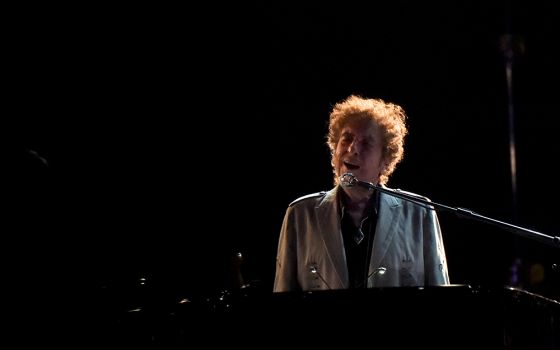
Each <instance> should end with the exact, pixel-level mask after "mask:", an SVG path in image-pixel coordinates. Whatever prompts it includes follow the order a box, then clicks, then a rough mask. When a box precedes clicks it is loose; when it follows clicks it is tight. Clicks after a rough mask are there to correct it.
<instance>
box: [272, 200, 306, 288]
mask: <svg viewBox="0 0 560 350" xmlns="http://www.w3.org/2000/svg"><path fill="white" fill-rule="evenodd" d="M299 289H300V287H299V283H298V277H297V232H296V228H295V223H294V208H293V207H288V209H287V210H286V215H285V216H284V221H283V223H282V228H281V230H280V238H279V241H278V251H277V254H276V275H275V278H274V289H273V292H288V291H296V290H299Z"/></svg>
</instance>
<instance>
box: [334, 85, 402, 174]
mask: <svg viewBox="0 0 560 350" xmlns="http://www.w3.org/2000/svg"><path fill="white" fill-rule="evenodd" d="M351 119H369V120H371V121H373V122H374V123H375V124H377V125H378V126H379V128H380V130H381V133H382V135H383V140H382V142H383V151H382V152H383V153H382V154H383V160H384V161H385V163H386V165H387V166H386V168H385V169H384V171H383V173H381V174H380V177H379V183H380V184H386V183H387V181H388V180H389V176H390V175H391V174H392V173H393V171H395V167H396V166H397V164H398V163H399V162H400V161H401V160H402V158H403V155H404V138H405V136H406V135H407V133H408V130H407V127H406V123H405V121H406V113H405V111H404V110H403V108H402V107H400V106H399V105H396V104H394V103H390V102H385V101H383V100H382V99H372V98H363V97H360V96H356V95H351V96H349V97H348V98H346V99H345V100H343V101H341V102H338V103H336V104H335V105H334V106H333V109H332V111H331V113H330V117H329V131H328V133H327V135H326V138H327V145H328V146H329V149H330V151H331V157H332V156H333V155H334V152H335V149H336V146H337V144H338V140H339V138H340V132H341V130H342V128H343V127H344V125H346V123H348V121H349V120H351ZM333 171H334V169H333ZM338 181H339V180H338V177H337V176H336V174H335V184H338Z"/></svg>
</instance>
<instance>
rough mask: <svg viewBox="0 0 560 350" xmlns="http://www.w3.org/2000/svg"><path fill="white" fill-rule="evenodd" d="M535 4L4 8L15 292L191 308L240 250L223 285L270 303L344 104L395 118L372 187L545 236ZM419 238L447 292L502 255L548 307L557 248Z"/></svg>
mask: <svg viewBox="0 0 560 350" xmlns="http://www.w3.org/2000/svg"><path fill="white" fill-rule="evenodd" d="M49 6H50V5H49ZM551 6H552V5H551V4H548V3H545V2H531V4H528V3H520V2H513V3H507V2H501V3H493V4H487V3H486V2H469V3H466V2H460V3H459V4H455V3H454V4H445V5H444V4H437V5H436V4H426V3H418V4H415V3H410V4H409V3H407V2H404V1H396V2H394V1H393V2H390V4H389V3H387V2H383V3H376V2H374V3H370V4H368V5H364V4H352V3H348V4H345V5H326V4H318V3H317V4H314V5H311V4H307V5H303V4H300V5H262V4H260V5H257V4H253V5H243V6H237V5H236V6H232V5H230V6H228V7H227V8H226V7H224V6H223V5H216V6H215V7H213V8H200V7H194V6H191V7H189V6H185V7H182V8H171V7H170V8H164V7H163V6H160V7H158V8H153V7H140V6H139V5H133V6H132V5H131V7H127V8H124V7H119V8H116V7H115V8H95V7H91V8H87V7H86V6H80V7H75V8H67V7H64V8H62V7H60V8H53V7H46V6H45V7H41V8H38V7H28V8H16V9H13V10H11V11H9V14H10V16H9V17H10V20H9V21H8V22H6V27H7V28H6V29H7V30H6V32H5V38H6V41H5V44H6V47H5V58H7V60H6V61H5V62H6V63H5V64H4V73H5V74H6V76H7V78H8V79H6V95H5V100H6V109H5V111H4V112H5V120H8V121H9V125H8V127H6V128H5V131H6V138H5V139H6V140H8V147H7V149H8V150H10V156H9V158H7V159H9V160H10V162H8V163H7V164H8V166H7V168H6V169H7V171H8V173H10V174H13V175H14V176H13V177H11V178H10V180H8V181H7V182H6V185H7V188H8V189H11V190H14V189H15V190H14V191H11V192H13V194H14V196H13V197H8V199H9V200H10V201H13V202H11V203H9V204H10V206H11V207H13V208H16V209H18V210H17V211H16V212H15V215H13V213H8V216H11V217H12V218H15V220H14V221H15V225H12V228H11V229H9V230H6V231H5V239H6V241H7V244H6V247H7V249H8V250H9V251H11V252H12V253H13V254H14V255H15V256H17V258H15V259H11V260H10V262H9V265H8V267H9V269H10V270H11V271H12V273H13V274H14V276H16V278H17V279H18V280H20V281H21V280H25V281H26V283H27V284H25V286H26V288H28V290H29V291H30V293H34V292H35V291H36V290H37V288H41V287H39V286H40V285H43V284H41V283H40V282H39V281H41V282H43V281H44V280H48V281H49V283H52V282H53V281H55V282H56V283H59V282H60V283H63V284H64V285H70V286H74V285H80V286H83V287H85V288H86V289H85V290H88V289H90V288H91V289H92V290H94V289H96V288H115V289H118V288H127V287H125V286H127V285H135V284H138V283H139V281H140V278H146V281H147V283H149V284H151V285H153V286H157V287H161V290H164V291H165V292H164V293H168V294H173V295H175V294H186V295H206V294H211V293H214V292H216V291H218V290H221V289H224V288H231V284H230V277H231V276H230V275H231V273H230V269H231V258H232V257H233V256H234V255H235V254H236V253H238V252H241V253H242V255H243V259H244V260H243V265H242V268H243V274H244V278H245V282H247V283H251V284H253V285H257V286H259V287H260V288H262V289H263V290H269V289H271V288H272V280H273V277H274V258H275V254H276V243H277V239H278V233H279V230H280V225H281V222H282V218H283V215H284V210H285V209H286V207H287V205H288V204H289V203H290V202H291V201H292V200H293V199H295V198H297V197H299V196H301V195H304V194H307V193H312V192H316V191H321V190H327V189H330V188H331V186H332V177H331V169H330V158H329V154H328V149H327V147H326V145H325V138H324V135H325V133H326V122H327V119H328V113H329V110H330V107H331V106H332V105H333V104H334V103H336V102H337V101H339V100H341V99H343V98H344V97H346V96H348V95H349V94H352V93H354V94H360V95H363V96H367V97H380V98H383V99H386V100H389V101H392V102H396V103H398V104H401V105H402V106H403V107H404V108H405V110H406V111H407V112H408V117H409V119H408V123H409V128H410V135H409V137H408V139H407V144H406V149H405V159H404V161H403V162H402V163H401V164H400V165H399V167H398V168H397V170H396V172H395V173H394V175H393V177H392V178H391V179H390V181H389V186H391V187H396V188H401V189H405V190H408V191H413V192H416V193H420V194H423V195H425V196H428V197H430V198H431V199H432V200H433V201H435V202H438V203H441V204H446V205H449V206H457V207H464V208H468V209H471V210H473V211H475V212H477V213H479V214H482V215H485V216H488V217H492V218H495V219H498V220H503V221H506V222H510V223H515V224H518V225H521V226H523V227H526V228H530V229H533V230H537V231H539V232H542V233H545V234H549V235H558V233H559V232H558V231H559V226H558V224H557V216H558V214H557V206H556V200H555V199H556V198H557V197H558V196H559V195H560V193H559V190H558V186H557V181H556V180H557V178H558V171H557V170H556V168H557V165H556V164H555V163H556V162H557V160H558V159H559V148H560V147H559V144H558V140H557V137H556V134H557V130H556V125H557V121H556V120H555V119H556V118H557V111H556V107H557V106H556V101H557V96H556V94H557V84H556V81H557V79H558V71H559V69H558V65H557V62H558V59H559V57H558V53H556V52H557V50H555V49H554V48H553V45H554V43H555V42H556V40H557V35H558V33H559V30H558V25H557V19H556V15H555V12H554V11H552V8H551ZM506 33H510V34H512V35H513V39H514V45H513V47H514V49H515V55H514V57H513V67H512V68H513V69H512V77H513V96H512V100H513V111H514V117H515V141H516V143H515V145H516V150H517V171H518V174H517V179H518V183H517V185H518V195H517V197H516V201H514V196H513V195H512V190H511V187H512V186H511V174H510V166H509V148H508V147H509V146H508V142H509V141H508V132H509V126H508V94H507V80H506V74H505V72H506V69H505V57H504V51H503V50H502V43H503V38H504V34H506ZM30 151H33V152H36V154H37V155H38V156H40V157H42V158H44V159H45V160H46V161H47V162H48V166H44V164H42V163H41V162H40V160H39V158H38V156H37V155H34V153H33V152H31V153H30ZM14 155H15V156H14ZM37 169H40V170H37ZM10 181H13V182H10ZM440 221H441V225H442V229H443V232H444V240H445V243H446V249H447V254H448V260H449V268H450V276H451V281H452V282H453V283H467V284H472V285H485V286H486V285H489V286H493V285H498V286H500V285H505V284H508V283H510V280H509V278H510V275H511V272H510V270H509V269H510V266H511V265H512V263H513V261H514V259H515V258H521V262H522V265H521V272H520V278H521V282H520V284H519V286H520V287H522V288H525V289H527V290H530V291H535V292H538V293H542V294H544V295H546V296H551V297H555V298H556V297H558V279H559V277H558V272H554V270H553V269H552V265H553V264H554V263H556V264H557V263H558V262H559V261H558V256H559V254H558V250H557V249H556V250H554V249H552V248H551V247H549V246H547V245H545V244H542V243H540V242H536V241H533V240H529V239H526V238H523V237H519V236H515V235H514V234H512V233H509V232H507V231H505V230H502V229H499V228H496V227H492V226H488V225H485V224H482V223H480V222H475V221H469V220H466V219H461V218H457V217H456V216H454V215H453V214H451V213H440ZM23 266H25V268H24V267H23ZM538 266H542V268H543V269H544V278H542V279H541V280H539V279H537V280H534V279H532V277H531V276H533V278H534V276H536V275H534V274H531V269H535V267H538Z"/></svg>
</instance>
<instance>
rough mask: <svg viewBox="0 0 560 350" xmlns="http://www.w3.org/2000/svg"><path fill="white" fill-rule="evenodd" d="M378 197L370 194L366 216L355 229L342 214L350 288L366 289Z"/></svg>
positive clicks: (346, 214)
mask: <svg viewBox="0 0 560 350" xmlns="http://www.w3.org/2000/svg"><path fill="white" fill-rule="evenodd" d="M378 199H379V196H378V195H377V192H376V193H374V194H372V196H371V197H370V201H369V203H368V206H367V208H366V211H367V215H366V217H365V219H363V220H362V222H361V225H360V226H359V227H356V225H354V223H353V222H352V218H351V216H350V214H348V213H346V212H345V211H344V212H343V215H342V221H341V229H342V237H343V239H344V250H345V252H346V262H347V265H348V277H349V282H350V288H367V278H368V269H369V261H370V259H371V251H372V247H373V238H374V236H375V227H376V225H377V205H378Z"/></svg>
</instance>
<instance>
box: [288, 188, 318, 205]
mask: <svg viewBox="0 0 560 350" xmlns="http://www.w3.org/2000/svg"><path fill="white" fill-rule="evenodd" d="M326 193H327V191H321V192H316V193H311V194H308V195H305V196H302V197H299V198H298V199H296V200H294V201H293V202H292V203H290V205H289V206H290V207H293V206H294V205H296V204H298V203H301V202H304V201H308V200H311V199H314V198H321V197H323V196H324V195H325V194H326Z"/></svg>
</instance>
